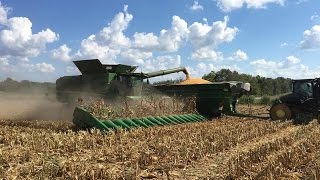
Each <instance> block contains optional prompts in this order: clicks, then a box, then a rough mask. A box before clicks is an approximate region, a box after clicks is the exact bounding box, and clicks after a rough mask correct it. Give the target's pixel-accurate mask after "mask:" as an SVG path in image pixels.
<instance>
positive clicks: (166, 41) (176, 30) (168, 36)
mask: <svg viewBox="0 0 320 180" xmlns="http://www.w3.org/2000/svg"><path fill="white" fill-rule="evenodd" d="M188 33H189V29H188V24H187V22H186V21H185V20H183V19H181V18H180V17H179V16H173V17H172V22H171V28H170V29H163V30H161V31H160V35H159V46H160V47H159V48H160V50H162V51H167V52H176V51H177V50H178V49H179V48H180V45H181V43H182V42H183V40H184V39H185V38H187V37H188Z"/></svg>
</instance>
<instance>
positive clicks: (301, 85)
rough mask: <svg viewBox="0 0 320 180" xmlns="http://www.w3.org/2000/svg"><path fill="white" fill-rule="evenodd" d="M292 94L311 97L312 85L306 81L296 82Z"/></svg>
mask: <svg viewBox="0 0 320 180" xmlns="http://www.w3.org/2000/svg"><path fill="white" fill-rule="evenodd" d="M293 92H294V93H296V94H299V95H301V96H306V97H312V83H311V82H307V81H301V82H299V81H296V82H295V83H294V86H293Z"/></svg>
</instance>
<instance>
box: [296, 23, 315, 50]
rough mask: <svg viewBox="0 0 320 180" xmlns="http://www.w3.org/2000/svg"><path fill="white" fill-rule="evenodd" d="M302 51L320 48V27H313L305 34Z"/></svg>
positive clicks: (301, 43)
mask: <svg viewBox="0 0 320 180" xmlns="http://www.w3.org/2000/svg"><path fill="white" fill-rule="evenodd" d="M300 48H301V49H319V48H320V25H315V26H313V27H312V28H311V29H310V30H309V29H308V30H305V31H304V32H303V40H302V41H301V42H300Z"/></svg>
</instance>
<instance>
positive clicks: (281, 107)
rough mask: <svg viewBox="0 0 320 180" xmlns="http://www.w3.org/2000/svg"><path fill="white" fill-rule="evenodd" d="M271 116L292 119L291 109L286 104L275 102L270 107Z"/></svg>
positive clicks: (273, 118)
mask: <svg viewBox="0 0 320 180" xmlns="http://www.w3.org/2000/svg"><path fill="white" fill-rule="evenodd" d="M270 117H271V119H272V120H288V119H291V110H290V108H289V107H288V106H287V105H286V104H275V105H273V106H272V107H271V109H270Z"/></svg>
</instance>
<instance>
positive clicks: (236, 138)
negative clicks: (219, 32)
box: [0, 97, 320, 179]
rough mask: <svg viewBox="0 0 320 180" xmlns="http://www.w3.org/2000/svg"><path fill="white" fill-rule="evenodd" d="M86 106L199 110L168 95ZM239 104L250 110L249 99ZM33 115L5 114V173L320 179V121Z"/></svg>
mask: <svg viewBox="0 0 320 180" xmlns="http://www.w3.org/2000/svg"><path fill="white" fill-rule="evenodd" d="M31 99H35V98H34V97H32V98H31ZM37 102H38V101H37ZM22 103H24V102H20V105H21V104H22ZM6 105H7V103H6ZM17 105H19V103H17ZM128 105H129V104H128ZM28 107H30V104H28ZM52 107H53V106H52ZM86 107H87V109H88V110H90V108H91V110H92V111H91V113H93V114H94V115H96V116H101V117H105V118H111V117H112V116H116V115H117V116H118V115H122V116H145V115H152V114H161V113H169V114H170V113H183V112H185V111H186V112H188V111H192V103H191V108H189V109H188V108H184V106H181V103H178V101H174V102H172V101H171V102H170V101H166V102H164V101H162V100H160V101H158V102H157V103H155V102H154V100H150V101H142V102H141V103H140V104H136V106H133V105H132V104H130V106H128V107H126V106H125V105H124V107H123V108H122V109H118V110H115V109H112V108H111V106H110V105H108V103H106V102H102V101H100V102H98V103H95V104H91V105H90V106H88V105H87V106H86ZM139 107H140V108H139ZM168 107H169V108H168ZM3 108H5V106H3ZM3 108H2V109H3ZM183 108H184V110H185V111H184V110H182V109H183ZM267 108H268V107H264V106H254V107H253V108H252V109H251V111H257V112H251V113H252V114H259V113H261V112H267ZM239 111H242V112H244V113H248V112H249V111H250V109H248V107H246V106H243V107H240V108H239ZM36 112H38V111H36ZM106 112H107V113H106ZM109 112H113V113H109ZM121 113H122V114H121ZM125 113H128V114H125ZM33 119H36V118H33ZM33 119H30V118H29V119H23V118H22V116H18V115H17V116H16V118H7V116H6V117H5V118H1V119H0V178H1V179H319V178H320V152H319V151H320V140H319V138H318V137H320V124H319V123H318V121H317V120H313V121H311V122H309V123H308V124H302V125H295V124H294V123H293V122H292V121H284V122H283V121H282V122H281V121H271V120H268V119H263V118H244V117H231V116H222V117H220V118H216V119H212V120H211V121H206V122H198V123H187V124H179V125H171V126H157V127H152V128H143V129H142V128H136V129H133V130H130V131H125V130H117V131H114V132H109V133H102V132H100V131H98V130H95V129H91V130H87V131H84V130H79V129H77V128H76V127H74V125H73V124H72V122H71V121H66V120H52V121H50V120H41V119H40V120H33Z"/></svg>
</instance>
